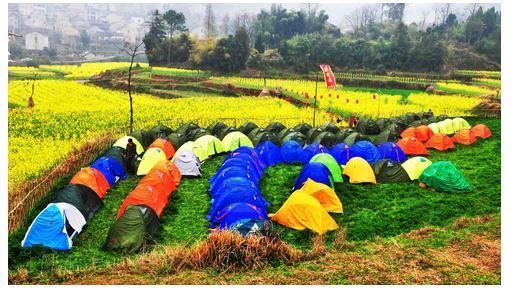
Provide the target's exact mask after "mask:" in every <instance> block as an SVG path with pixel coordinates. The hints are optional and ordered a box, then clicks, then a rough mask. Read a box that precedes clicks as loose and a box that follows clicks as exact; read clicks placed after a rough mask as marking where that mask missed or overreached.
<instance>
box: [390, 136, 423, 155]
mask: <svg viewBox="0 0 511 297" xmlns="http://www.w3.org/2000/svg"><path fill="white" fill-rule="evenodd" d="M396 144H397V145H398V146H399V147H400V148H401V149H402V150H403V152H405V154H407V155H429V152H428V150H427V149H426V147H425V146H424V144H423V143H422V142H420V141H419V140H418V139H417V138H415V137H405V138H402V139H401V140H399V141H398V142H397V143H396Z"/></svg>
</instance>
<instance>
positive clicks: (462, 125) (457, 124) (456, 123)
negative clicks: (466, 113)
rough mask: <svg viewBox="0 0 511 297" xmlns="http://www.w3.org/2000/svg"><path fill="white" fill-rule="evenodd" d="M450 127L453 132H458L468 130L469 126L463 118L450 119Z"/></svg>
mask: <svg viewBox="0 0 511 297" xmlns="http://www.w3.org/2000/svg"><path fill="white" fill-rule="evenodd" d="M452 126H453V128H454V131H455V132H458V131H459V130H461V129H470V128H471V127H470V124H469V123H468V122H467V120H465V119H464V118H454V119H452Z"/></svg>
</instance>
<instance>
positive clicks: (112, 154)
mask: <svg viewBox="0 0 511 297" xmlns="http://www.w3.org/2000/svg"><path fill="white" fill-rule="evenodd" d="M125 153H126V150H125V149H123V148H122V147H118V146H113V147H111V148H110V149H108V151H106V153H105V155H104V156H105V157H108V158H112V159H115V160H116V161H117V162H119V164H121V165H122V168H123V169H124V171H125V172H126V160H125V158H124V154H125Z"/></svg>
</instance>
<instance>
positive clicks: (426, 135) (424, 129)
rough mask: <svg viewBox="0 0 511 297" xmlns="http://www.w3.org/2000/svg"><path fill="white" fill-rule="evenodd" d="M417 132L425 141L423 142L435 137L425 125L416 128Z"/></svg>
mask: <svg viewBox="0 0 511 297" xmlns="http://www.w3.org/2000/svg"><path fill="white" fill-rule="evenodd" d="M417 131H419V132H420V133H421V134H422V136H423V139H425V140H424V141H427V140H428V139H429V138H430V137H431V136H433V135H435V133H434V132H433V130H431V128H430V127H428V126H426V125H420V126H418V127H417ZM424 141H423V142H424Z"/></svg>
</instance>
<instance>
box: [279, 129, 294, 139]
mask: <svg viewBox="0 0 511 297" xmlns="http://www.w3.org/2000/svg"><path fill="white" fill-rule="evenodd" d="M295 132H298V131H296V130H295V129H294V128H286V129H282V130H281V131H280V132H279V133H278V135H277V136H278V137H279V138H280V139H281V140H282V139H283V138H284V137H286V135H288V134H291V133H295Z"/></svg>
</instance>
